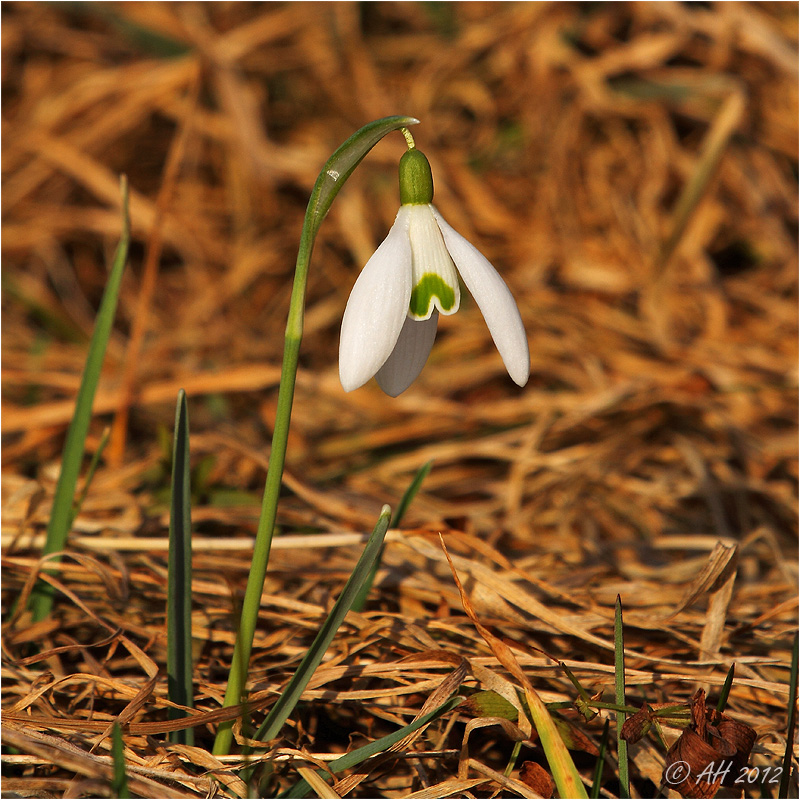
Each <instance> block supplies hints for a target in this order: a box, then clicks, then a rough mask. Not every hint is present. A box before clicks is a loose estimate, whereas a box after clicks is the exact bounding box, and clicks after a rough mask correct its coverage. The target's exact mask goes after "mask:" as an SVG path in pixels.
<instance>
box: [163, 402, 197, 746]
mask: <svg viewBox="0 0 800 800" xmlns="http://www.w3.org/2000/svg"><path fill="white" fill-rule="evenodd" d="M190 475H191V473H190V468H189V412H188V409H187V405H186V392H184V390H183V389H181V390H180V391H179V392H178V402H177V406H176V409H175V434H174V441H173V449H172V498H171V502H170V520H169V563H168V573H167V685H168V691H169V699H170V700H171V701H172V702H173V703H177V704H178V705H181V706H186V707H188V708H191V707H192V705H193V688H192V519H191V480H190ZM184 716H186V712H184V711H181V710H179V709H175V708H170V710H169V718H170V719H179V718H181V717H184ZM170 740H171V741H173V742H175V743H176V744H188V745H192V744H194V728H186V729H184V730H179V731H173V732H172V733H171V734H170Z"/></svg>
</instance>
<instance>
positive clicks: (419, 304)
mask: <svg viewBox="0 0 800 800" xmlns="http://www.w3.org/2000/svg"><path fill="white" fill-rule="evenodd" d="M433 297H436V298H437V299H438V300H439V302H438V303H437V305H438V306H439V309H440V310H441V311H443V312H447V311H449V310H450V309H451V308H452V307H453V304H454V303H455V302H456V293H455V292H454V291H453V289H452V287H450V286H448V285H447V284H446V283H445V282H444V281H443V280H442V277H441V275H437V274H436V273H434V272H426V273H425V274H424V275H423V276H422V278H421V279H420V281H419V283H418V284H417V285H416V286H415V287H414V289H413V290H412V292H411V302H410V303H409V304H408V307H409V310H410V311H411V314H412V315H413V316H415V317H420V318H421V317H424V316H425V315H426V314H427V313H428V309H429V308H430V304H431V298H433Z"/></svg>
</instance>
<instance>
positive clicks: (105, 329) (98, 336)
mask: <svg viewBox="0 0 800 800" xmlns="http://www.w3.org/2000/svg"><path fill="white" fill-rule="evenodd" d="M120 188H121V191H122V236H121V238H120V242H119V246H118V247H117V251H116V253H115V255H114V261H113V263H112V266H111V272H110V274H109V277H108V283H107V284H106V288H105V291H104V292H103V298H102V300H101V301H100V308H99V310H98V312H97V320H96V322H95V328H94V333H93V334H92V340H91V342H90V344H89V353H88V355H87V357H86V366H85V367H84V370H83V377H82V378H81V385H80V388H79V389H78V396H77V399H76V401H75V412H74V414H73V416H72V421H71V422H70V426H69V430H68V431H67V438H66V442H65V443H64V452H63V455H62V459H61V474H60V475H59V476H58V482H57V484H56V492H55V496H54V498H53V508H52V511H51V512H50V520H49V522H48V525H47V538H46V540H45V545H44V548H43V550H42V555H43V556H47V555H50V553H56V552H58V551H59V550H63V549H64V547H65V546H66V543H67V536H68V535H69V529H70V525H71V517H72V500H73V498H74V497H75V486H76V485H77V482H78V475H79V473H80V469H81V463H82V461H83V453H84V449H85V447H86V434H87V433H88V431H89V422H90V421H91V418H92V403H93V402H94V395H95V391H96V390H97V384H98V382H99V380H100V370H101V368H102V366H103V357H104V356H105V352H106V346H107V344H108V339H109V337H110V336H111V327H112V325H113V323H114V314H115V312H116V309H117V300H118V298H119V290H120V286H121V283H122V273H123V271H124V269H125V262H126V260H127V257H128V245H129V243H130V219H129V216H128V180H127V178H126V177H125V176H124V175H123V176H122V177H121V179H120ZM52 607H53V588H52V586H50V585H49V584H47V583H45V582H44V581H39V582H38V584H37V585H36V587H35V588H34V590H33V592H31V599H30V608H31V609H32V611H33V619H34V621H35V622H38V621H39V620H41V619H44V618H45V617H46V616H47V615H48V614H49V613H50V609H51V608H52Z"/></svg>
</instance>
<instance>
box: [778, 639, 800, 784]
mask: <svg viewBox="0 0 800 800" xmlns="http://www.w3.org/2000/svg"><path fill="white" fill-rule="evenodd" d="M797 662H798V657H797V634H795V635H794V642H793V643H792V671H791V672H790V673H789V712H788V719H787V728H786V752H785V753H784V754H783V769H782V771H781V783H780V786H779V787H778V797H781V798H783V797H788V796H789V780H790V778H791V773H792V757H793V755H794V727H795V725H796V724H797Z"/></svg>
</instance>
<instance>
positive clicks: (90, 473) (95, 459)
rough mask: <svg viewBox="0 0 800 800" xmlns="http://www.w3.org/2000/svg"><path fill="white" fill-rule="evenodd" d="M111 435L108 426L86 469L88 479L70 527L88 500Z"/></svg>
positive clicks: (75, 508)
mask: <svg viewBox="0 0 800 800" xmlns="http://www.w3.org/2000/svg"><path fill="white" fill-rule="evenodd" d="M110 436H111V428H109V427H108V426H106V427H105V429H104V430H103V434H102V436H101V437H100V443H99V444H98V445H97V450H95V452H94V455H93V456H92V460H91V461H90V462H89V469H88V470H86V480H85V481H84V482H83V489H81V493H80V496H79V497H78V499H77V500H76V501H75V503H74V504H73V506H72V511H71V513H70V515H69V527H70V528H72V523H73V522H75V517H77V516H78V514H80V513H81V508H83V503H84V501H85V500H86V496H87V495H88V494H89V489H90V488H91V486H92V481H93V480H94V474H95V472H97V467H98V465H99V464H100V459H101V458H102V457H103V450H105V449H106V445H107V444H108V440H109V438H110Z"/></svg>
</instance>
